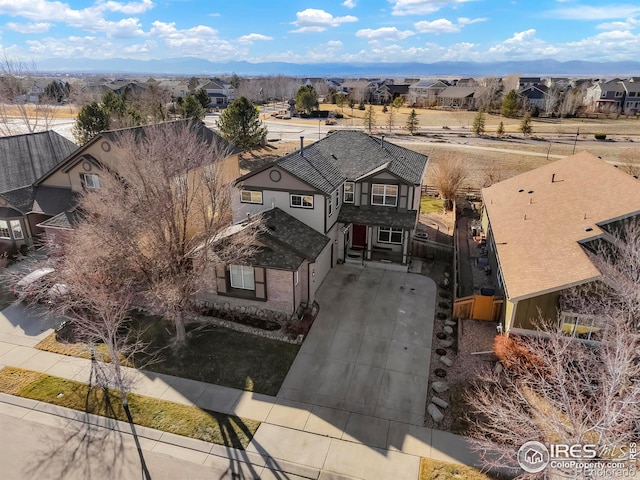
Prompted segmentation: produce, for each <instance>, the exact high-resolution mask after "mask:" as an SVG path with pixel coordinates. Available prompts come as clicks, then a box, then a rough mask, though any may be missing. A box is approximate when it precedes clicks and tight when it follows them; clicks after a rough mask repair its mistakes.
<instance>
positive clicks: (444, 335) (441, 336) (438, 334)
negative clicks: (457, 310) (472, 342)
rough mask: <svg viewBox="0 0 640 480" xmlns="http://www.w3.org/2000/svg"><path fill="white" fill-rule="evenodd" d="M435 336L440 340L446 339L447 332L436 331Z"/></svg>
mask: <svg viewBox="0 0 640 480" xmlns="http://www.w3.org/2000/svg"><path fill="white" fill-rule="evenodd" d="M436 337H438V339H440V340H446V338H447V334H446V333H444V332H438V333H436Z"/></svg>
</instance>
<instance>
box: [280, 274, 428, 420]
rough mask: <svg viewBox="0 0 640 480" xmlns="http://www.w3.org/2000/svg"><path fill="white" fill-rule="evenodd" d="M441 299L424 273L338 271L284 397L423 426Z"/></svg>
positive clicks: (321, 295)
mask: <svg viewBox="0 0 640 480" xmlns="http://www.w3.org/2000/svg"><path fill="white" fill-rule="evenodd" d="M435 298H436V285H435V283H434V282H433V280H431V279H430V278H428V277H425V276H422V275H417V274H411V273H401V272H393V271H386V270H378V269H373V268H364V269H363V268H356V267H350V266H339V267H336V268H334V269H332V270H331V271H330V272H329V274H328V275H327V277H326V279H325V280H324V282H323V283H322V286H321V287H320V289H319V291H318V294H317V298H316V300H317V302H318V304H319V305H320V311H319V314H318V317H317V318H316V320H315V322H314V324H313V327H312V328H311V331H310V332H309V335H308V336H307V338H306V339H305V342H304V344H303V345H302V348H301V349H300V352H299V353H298V356H297V357H296V359H295V361H294V363H293V365H292V367H291V369H290V370H289V374H288V375H287V377H286V379H285V381H284V383H283V385H282V388H281V389H280V392H279V393H278V396H279V397H281V398H287V399H289V400H298V401H302V402H307V403H312V404H314V405H318V406H321V407H329V408H335V409H340V410H345V411H348V412H352V413H355V414H361V415H365V416H372V417H377V418H381V419H387V420H395V421H399V422H403V423H411V424H415V425H422V424H423V420H424V413H425V404H426V399H427V391H428V382H429V363H430V356H431V338H432V334H433V318H434V312H435ZM354 418H355V417H354Z"/></svg>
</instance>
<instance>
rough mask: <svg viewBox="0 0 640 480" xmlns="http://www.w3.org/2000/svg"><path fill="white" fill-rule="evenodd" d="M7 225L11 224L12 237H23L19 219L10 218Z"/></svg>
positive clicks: (20, 238)
mask: <svg viewBox="0 0 640 480" xmlns="http://www.w3.org/2000/svg"><path fill="white" fill-rule="evenodd" d="M9 225H11V232H12V233H13V238H15V239H16V240H22V239H23V238H24V233H22V224H21V223H20V220H11V221H9Z"/></svg>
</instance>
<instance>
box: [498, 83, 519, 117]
mask: <svg viewBox="0 0 640 480" xmlns="http://www.w3.org/2000/svg"><path fill="white" fill-rule="evenodd" d="M500 111H501V113H502V115H503V116H505V117H507V118H513V117H515V116H516V114H517V113H518V94H517V93H516V91H515V90H511V91H510V92H509V93H507V96H506V97H504V99H503V100H502V106H501V109H500Z"/></svg>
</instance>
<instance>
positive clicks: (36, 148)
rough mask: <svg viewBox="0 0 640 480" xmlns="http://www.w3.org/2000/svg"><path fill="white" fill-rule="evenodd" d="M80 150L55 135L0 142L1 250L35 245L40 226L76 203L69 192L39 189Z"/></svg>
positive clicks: (29, 135) (32, 135) (56, 189)
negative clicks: (44, 178) (41, 180)
mask: <svg viewBox="0 0 640 480" xmlns="http://www.w3.org/2000/svg"><path fill="white" fill-rule="evenodd" d="M77 148H78V146H77V145H76V144H75V143H73V142H71V141H69V140H67V139H66V138H64V137H63V136H61V135H59V134H57V133H56V132H53V131H47V132H40V133H30V134H24V135H14V136H10V137H2V138H0V169H1V170H2V175H1V176H0V247H2V248H3V250H6V249H11V248H17V247H20V246H21V245H28V246H30V245H32V244H33V243H34V241H36V240H37V237H38V235H40V234H41V233H43V230H42V229H41V228H40V227H38V224H39V223H40V222H42V221H44V220H46V219H48V218H50V217H52V216H54V215H57V214H58V213H60V212H62V211H64V210H65V209H66V208H68V207H69V205H71V204H72V203H73V202H74V198H73V194H72V192H70V191H68V189H63V188H55V187H53V188H52V187H40V186H37V184H36V182H37V180H38V179H39V178H40V177H42V176H43V175H44V174H45V173H46V172H48V171H50V170H51V169H53V168H55V167H56V166H58V165H60V164H61V163H62V162H63V161H64V159H65V158H66V157H67V156H69V155H70V154H71V153H72V152H74V151H75V150H76V149H77Z"/></svg>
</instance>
